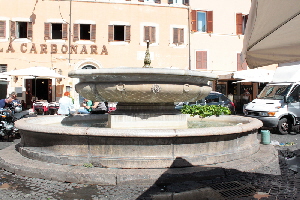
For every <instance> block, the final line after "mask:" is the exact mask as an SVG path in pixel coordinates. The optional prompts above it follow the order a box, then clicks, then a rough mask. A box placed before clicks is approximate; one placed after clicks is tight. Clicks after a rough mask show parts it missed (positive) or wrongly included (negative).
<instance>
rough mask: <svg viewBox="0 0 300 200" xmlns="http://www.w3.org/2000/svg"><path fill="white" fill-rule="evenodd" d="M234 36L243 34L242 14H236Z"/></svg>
mask: <svg viewBox="0 0 300 200" xmlns="http://www.w3.org/2000/svg"><path fill="white" fill-rule="evenodd" d="M236 34H237V35H242V34H243V14H242V13H237V14H236Z"/></svg>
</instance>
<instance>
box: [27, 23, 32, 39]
mask: <svg viewBox="0 0 300 200" xmlns="http://www.w3.org/2000/svg"><path fill="white" fill-rule="evenodd" d="M27 38H28V39H29V40H31V39H32V22H28V23H27Z"/></svg>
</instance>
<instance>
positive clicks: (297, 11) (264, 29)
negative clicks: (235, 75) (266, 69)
mask: <svg viewBox="0 0 300 200" xmlns="http://www.w3.org/2000/svg"><path fill="white" fill-rule="evenodd" d="M299 33H300V1H299V0H288V1H284V0H252V5H251V9H250V13H249V18H248V21H247V26H246V31H245V37H244V46H243V52H242V59H243V60H244V59H245V58H246V62H247V64H248V66H249V68H255V67H260V66H266V65H270V64H278V63H289V62H295V61H300V34H299Z"/></svg>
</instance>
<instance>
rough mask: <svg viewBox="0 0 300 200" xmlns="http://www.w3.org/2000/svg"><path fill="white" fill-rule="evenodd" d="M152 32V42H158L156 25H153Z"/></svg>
mask: <svg viewBox="0 0 300 200" xmlns="http://www.w3.org/2000/svg"><path fill="white" fill-rule="evenodd" d="M150 33H151V35H150V41H151V43H156V27H155V26H152V27H151V31H150Z"/></svg>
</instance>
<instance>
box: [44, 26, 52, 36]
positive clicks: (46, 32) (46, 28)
mask: <svg viewBox="0 0 300 200" xmlns="http://www.w3.org/2000/svg"><path fill="white" fill-rule="evenodd" d="M50 32H51V23H47V22H46V23H45V27H44V39H45V40H50V39H51V36H50Z"/></svg>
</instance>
